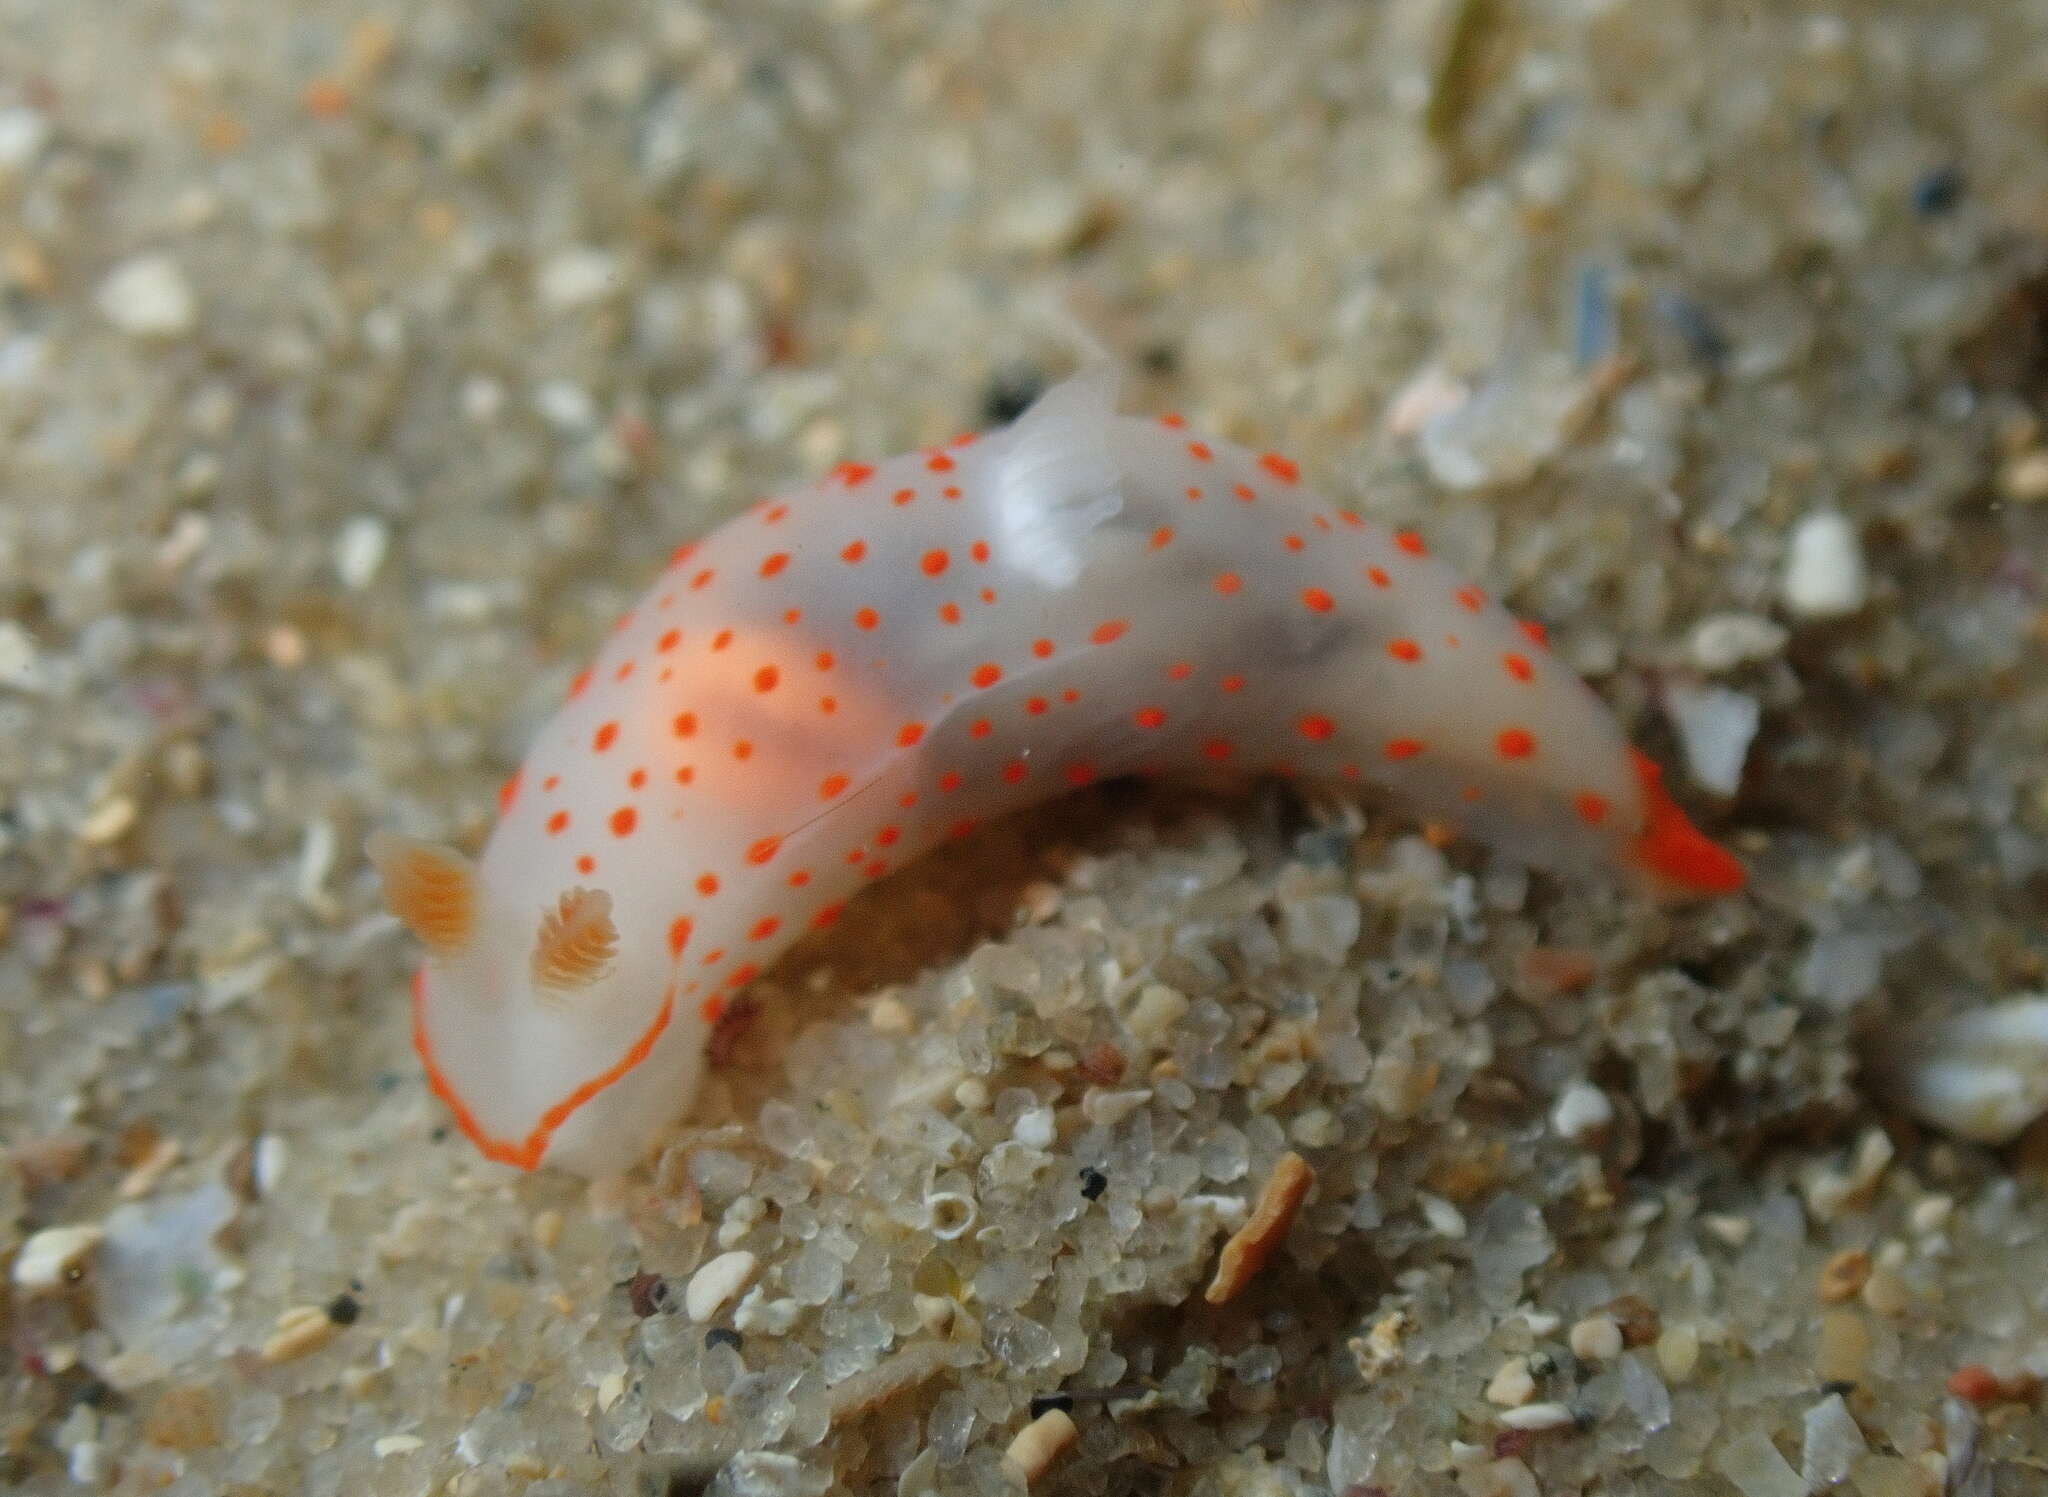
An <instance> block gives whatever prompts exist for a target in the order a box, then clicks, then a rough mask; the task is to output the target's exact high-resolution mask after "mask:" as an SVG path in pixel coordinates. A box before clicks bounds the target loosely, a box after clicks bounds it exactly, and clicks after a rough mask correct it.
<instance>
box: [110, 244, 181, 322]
mask: <svg viewBox="0 0 2048 1497" xmlns="http://www.w3.org/2000/svg"><path fill="white" fill-rule="evenodd" d="M99 307H100V312H101V314H102V315H104V316H105V317H106V319H107V321H109V322H111V323H113V324H114V326H115V327H117V328H119V329H120V330H121V331H122V332H124V333H127V334H129V335H130V336H131V337H136V338H175V337H178V336H180V335H181V334H184V333H189V332H191V331H192V327H193V324H194V323H196V322H197V321H198V316H199V304H198V302H197V301H196V300H195V299H194V297H193V295H192V286H191V283H190V282H188V281H187V280H186V279H185V272H184V271H182V270H180V269H179V268H178V262H177V261H175V260H173V259H171V258H170V257H169V256H168V255H138V256H136V257H135V258H134V259H133V260H128V261H124V262H123V263H122V264H121V265H119V266H117V267H115V269H114V272H113V274H111V275H109V276H108V277H107V278H106V280H105V281H103V282H102V283H101V285H100V294H99Z"/></svg>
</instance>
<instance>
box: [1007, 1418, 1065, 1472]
mask: <svg viewBox="0 0 2048 1497" xmlns="http://www.w3.org/2000/svg"><path fill="white" fill-rule="evenodd" d="M1080 1438H1081V1431H1080V1429H1079V1428H1078V1427H1077V1426H1076V1425H1075V1423H1074V1421H1073V1420H1072V1419H1071V1418H1069V1417H1068V1416H1067V1414H1066V1412H1065V1411H1064V1410H1061V1409H1047V1410H1046V1411H1045V1412H1044V1413H1043V1414H1040V1415H1039V1416H1038V1417H1037V1418H1036V1419H1034V1420H1032V1421H1031V1422H1030V1423H1029V1424H1027V1425H1025V1426H1024V1427H1023V1428H1022V1429H1020V1430H1018V1431H1017V1438H1016V1439H1014V1440H1012V1441H1011V1442H1010V1446H1009V1449H1007V1450H1005V1451H1004V1452H1003V1464H1004V1466H1006V1467H1008V1468H1009V1469H1010V1470H1011V1471H1013V1472H1014V1473H1015V1474H1016V1475H1018V1476H1021V1477H1022V1478H1023V1480H1024V1484H1025V1485H1026V1486H1029V1485H1030V1484H1031V1483H1032V1482H1034V1481H1036V1480H1037V1479H1038V1478H1039V1477H1041V1476H1043V1475H1044V1474H1045V1473H1046V1471H1047V1470H1048V1469H1049V1468H1050V1467H1051V1465H1052V1463H1053V1462H1054V1461H1056V1460H1058V1459H1059V1457H1060V1454H1061V1452H1063V1451H1064V1450H1066V1449H1067V1447H1068V1446H1070V1445H1072V1444H1073V1443H1074V1442H1075V1441H1076V1440H1078V1439H1080Z"/></svg>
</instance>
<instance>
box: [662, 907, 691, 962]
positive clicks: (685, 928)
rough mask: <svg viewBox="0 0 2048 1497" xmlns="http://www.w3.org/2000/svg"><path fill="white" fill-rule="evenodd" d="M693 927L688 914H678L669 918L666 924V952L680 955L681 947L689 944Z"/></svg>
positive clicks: (681, 952) (671, 954)
mask: <svg viewBox="0 0 2048 1497" xmlns="http://www.w3.org/2000/svg"><path fill="white" fill-rule="evenodd" d="M695 929H696V926H694V925H693V924H691V923H690V917H689V916H688V915H678V916H676V918H675V919H673V920H671V921H670V922H669V925H668V954H669V955H670V956H672V957H673V956H681V955H682V954H683V948H684V947H685V946H687V945H689V944H690V932H691V931H693V930H695Z"/></svg>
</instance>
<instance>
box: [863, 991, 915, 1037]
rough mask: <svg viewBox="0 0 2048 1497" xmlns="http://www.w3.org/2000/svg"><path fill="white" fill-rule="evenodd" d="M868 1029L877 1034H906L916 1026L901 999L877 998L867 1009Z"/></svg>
mask: <svg viewBox="0 0 2048 1497" xmlns="http://www.w3.org/2000/svg"><path fill="white" fill-rule="evenodd" d="M868 1027H869V1028H871V1029H873V1030H874V1031H875V1033H877V1034H908V1033H910V1031H911V1030H912V1029H913V1028H915V1027H916V1025H915V1022H914V1020H913V1019H912V1017H911V1013H910V1005H909V1004H907V1003H905V1002H904V1001H903V1000H902V999H901V998H877V999H876V1000H875V1001H874V1003H873V1004H871V1005H870V1006H869V1008H868Z"/></svg>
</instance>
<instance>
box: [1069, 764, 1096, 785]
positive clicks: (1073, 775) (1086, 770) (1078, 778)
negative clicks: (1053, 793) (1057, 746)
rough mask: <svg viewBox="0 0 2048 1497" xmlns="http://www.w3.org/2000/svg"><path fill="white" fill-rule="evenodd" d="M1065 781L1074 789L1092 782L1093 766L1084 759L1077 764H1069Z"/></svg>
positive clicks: (1093, 781)
mask: <svg viewBox="0 0 2048 1497" xmlns="http://www.w3.org/2000/svg"><path fill="white" fill-rule="evenodd" d="M1067 783H1068V784H1069V785H1072V786H1073V787H1074V788H1075V789H1076V790H1078V789H1080V788H1081V787H1082V786H1084V785H1092V784H1094V783H1095V766H1094V765H1092V764H1089V763H1087V762H1086V761H1085V760H1084V761H1083V762H1082V763H1079V764H1069V765H1068V766H1067Z"/></svg>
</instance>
